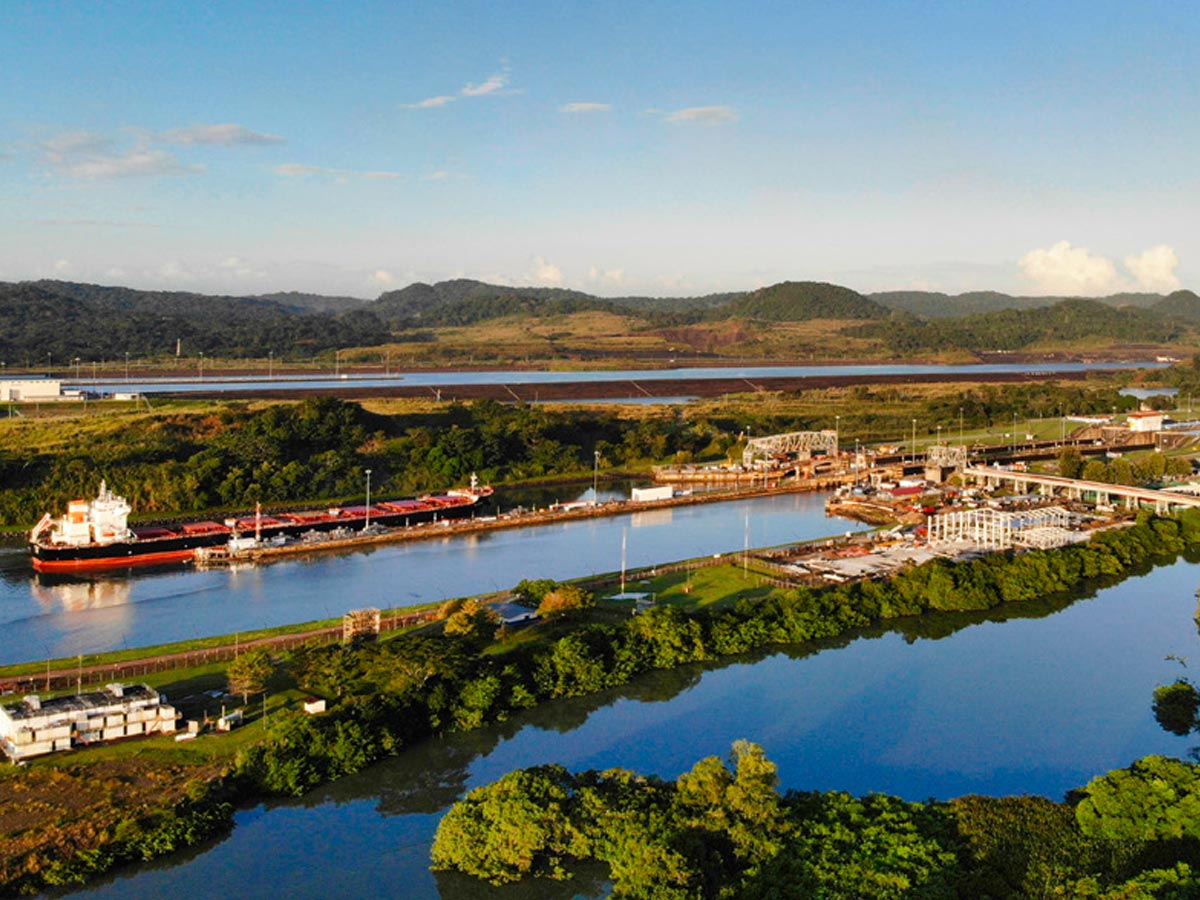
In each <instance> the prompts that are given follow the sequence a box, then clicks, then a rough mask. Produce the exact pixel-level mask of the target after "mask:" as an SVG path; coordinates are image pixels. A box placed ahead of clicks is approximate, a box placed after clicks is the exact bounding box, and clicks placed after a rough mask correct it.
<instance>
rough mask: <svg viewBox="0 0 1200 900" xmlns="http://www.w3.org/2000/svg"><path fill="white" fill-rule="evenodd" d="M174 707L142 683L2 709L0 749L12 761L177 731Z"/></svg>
mask: <svg viewBox="0 0 1200 900" xmlns="http://www.w3.org/2000/svg"><path fill="white" fill-rule="evenodd" d="M175 718H176V714H175V708H174V707H173V706H170V705H168V704H167V702H166V697H164V696H162V695H161V694H159V693H157V692H156V691H153V690H151V689H150V688H149V687H148V686H147V685H144V684H132V685H121V684H110V685H108V686H107V687H106V688H104V690H102V691H91V692H89V693H86V694H76V695H74V696H71V697H55V698H53V699H49V700H42V699H40V698H39V697H38V696H37V695H30V696H28V697H26V698H25V699H24V700H22V701H21V702H20V703H15V704H12V705H11V706H0V750H3V751H4V754H5V755H6V756H7V757H8V758H9V759H10V760H12V761H13V762H21V761H22V760H25V759H29V758H30V757H33V756H42V755H44V754H46V753H57V752H59V751H62V750H70V749H71V748H72V747H82V746H87V745H89V744H99V743H103V742H105V741H113V740H117V739H119V738H125V737H135V736H139V735H148V734H170V733H172V732H174V731H175Z"/></svg>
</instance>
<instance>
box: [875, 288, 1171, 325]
mask: <svg viewBox="0 0 1200 900" xmlns="http://www.w3.org/2000/svg"><path fill="white" fill-rule="evenodd" d="M867 296H868V297H870V299H872V300H874V301H876V302H877V303H882V304H883V305H884V306H886V307H888V308H889V309H896V310H903V311H904V312H909V313H912V314H913V315H914V316H918V317H919V318H922V319H948V318H957V317H959V316H970V315H977V314H979V313H989V312H999V311H1000V310H1003V309H1034V308H1035V307H1039V306H1054V305H1055V304H1056V303H1062V302H1063V301H1064V300H1078V299H1080V298H1078V297H1054V296H1040V297H1014V296H1012V295H1011V294H1002V293H1000V292H998V291H970V292H967V293H965V294H943V293H939V292H937V291H880V292H878V293H874V294H868V295H867ZM1094 299H1096V300H1098V301H1099V302H1100V303H1103V304H1105V305H1106V306H1116V307H1121V306H1133V307H1140V308H1147V307H1150V306H1153V305H1154V304H1156V303H1157V302H1158V301H1159V300H1161V299H1162V295H1161V294H1135V293H1125V294H1110V295H1109V296H1107V297H1096V298H1094Z"/></svg>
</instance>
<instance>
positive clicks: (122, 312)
mask: <svg viewBox="0 0 1200 900" xmlns="http://www.w3.org/2000/svg"><path fill="white" fill-rule="evenodd" d="M387 339H388V332H387V329H386V327H385V326H384V324H383V322H381V321H380V319H379V318H378V317H377V316H376V315H375V314H374V313H371V312H369V311H367V310H365V309H356V310H351V311H348V312H345V313H340V314H330V313H308V314H300V313H295V312H292V311H290V310H288V309H286V308H285V307H284V306H281V305H280V304H278V303H274V302H271V301H267V300H259V299H253V298H248V297H211V296H205V295H202V294H188V293H177V292H165V291H136V290H132V289H130V288H121V287H101V286H99V285H90V284H73V283H70V282H54V281H43V282H24V283H20V284H0V359H3V360H5V361H6V362H7V363H9V364H10V365H14V366H17V365H25V366H28V365H35V366H36V365H45V364H46V362H47V358H49V359H50V361H51V362H53V363H55V364H64V363H66V362H68V361H70V360H71V359H72V358H73V357H76V356H79V357H82V358H84V359H87V360H97V359H117V358H119V357H122V356H124V354H126V353H128V354H130V355H131V356H133V357H135V358H137V357H145V356H163V355H170V354H174V353H175V349H176V342H179V344H180V345H181V346H182V350H183V353H184V354H185V355H186V356H189V357H192V356H195V355H196V354H198V353H205V354H208V355H210V356H216V355H221V356H227V357H265V356H266V355H267V354H268V353H274V354H275V356H277V357H306V356H312V355H314V354H316V353H319V352H321V351H323V350H329V349H332V348H336V347H350V346H371V345H378V344H382V343H384V342H385V341H386V340H387Z"/></svg>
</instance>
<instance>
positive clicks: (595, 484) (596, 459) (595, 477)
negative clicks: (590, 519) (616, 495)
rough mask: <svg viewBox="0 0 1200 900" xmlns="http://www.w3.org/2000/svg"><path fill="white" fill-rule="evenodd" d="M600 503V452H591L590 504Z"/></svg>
mask: <svg viewBox="0 0 1200 900" xmlns="http://www.w3.org/2000/svg"><path fill="white" fill-rule="evenodd" d="M599 503H600V451H599V450H593V451H592V504H593V505H596V504H599Z"/></svg>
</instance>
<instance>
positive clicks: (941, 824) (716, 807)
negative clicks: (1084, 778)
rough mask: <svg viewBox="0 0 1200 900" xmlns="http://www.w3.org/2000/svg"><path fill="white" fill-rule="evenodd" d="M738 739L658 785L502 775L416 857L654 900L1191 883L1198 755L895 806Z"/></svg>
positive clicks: (1020, 895)
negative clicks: (589, 878)
mask: <svg viewBox="0 0 1200 900" xmlns="http://www.w3.org/2000/svg"><path fill="white" fill-rule="evenodd" d="M777 784H778V778H777V776H776V768H775V765H774V764H773V763H772V762H771V761H770V760H769V759H767V758H766V756H765V754H764V753H763V750H762V748H761V747H759V746H757V745H755V744H753V743H750V742H749V741H738V742H737V743H735V744H734V745H733V749H732V751H731V752H730V755H729V759H728V760H727V761H724V760H721V759H720V758H719V757H715V756H711V757H708V758H706V759H702V760H700V761H699V762H697V763H696V764H695V765H694V766H693V767H692V769H691V770H690V771H688V772H685V773H684V774H682V775H680V776H679V777H678V778H677V779H676V780H675V781H673V782H672V781H664V780H662V779H660V778H655V777H653V776H645V775H640V774H637V773H634V772H630V771H626V770H623V769H609V770H606V771H602V772H596V771H588V772H579V773H575V774H572V773H571V772H568V771H567V770H566V769H564V768H563V767H561V766H555V765H548V766H538V767H535V768H532V769H523V770H519V771H515V772H511V773H509V774H508V775H505V776H504V777H502V778H501V779H499V780H498V781H496V782H494V783H492V784H490V785H486V786H484V787H479V788H476V789H475V790H473V791H471V792H470V793H469V794H467V795H466V797H464V798H463V799H462V800H460V801H459V802H458V803H456V804H455V805H454V806H453V807H452V808H451V810H450V811H449V812H448V813H447V814H446V815H445V816H444V817H443V818H442V821H441V823H440V824H439V826H438V830H437V836H436V838H435V840H434V844H433V850H432V857H433V865H434V868H437V869H450V870H456V871H460V872H465V873H467V874H470V875H474V876H476V877H477V878H480V879H484V880H486V881H490V882H491V883H493V884H504V883H508V882H514V881H519V880H521V879H523V878H531V877H537V876H541V877H548V878H558V879H561V878H567V877H570V870H571V867H572V866H574V865H577V864H578V863H580V862H583V861H590V860H596V861H599V862H602V863H605V864H606V865H607V866H608V870H609V872H610V875H611V879H612V884H613V896H614V897H630V898H654V900H709V898H720V897H737V898H742V900H793V898H794V900H809V898H813V897H821V898H828V900H852V898H855V900H857V898H865V897H870V898H873V900H951V898H962V900H980V898H989V900H1027V898H1042V897H1064V898H1066V897H1070V898H1094V900H1189V898H1195V897H1198V896H1200V766H1198V765H1196V764H1194V763H1188V762H1182V761H1179V760H1174V759H1168V758H1165V757H1161V756H1148V757H1146V758H1144V759H1141V760H1139V761H1138V762H1136V763H1134V764H1133V765H1132V766H1129V767H1128V768H1126V769H1118V770H1115V771H1113V772H1109V773H1108V774H1106V775H1101V776H1098V777H1097V778H1095V779H1093V780H1092V781H1091V782H1090V783H1089V784H1087V785H1086V786H1084V787H1081V788H1080V789H1078V790H1076V791H1073V792H1071V794H1070V796H1069V797H1068V798H1067V800H1065V801H1063V802H1055V801H1052V800H1048V799H1045V798H1042V797H999V798H997V797H982V796H965V797H959V798H958V799H955V800H951V801H949V802H940V803H939V802H935V801H929V802H926V803H911V802H905V801H903V800H900V799H897V798H895V797H889V796H886V795H883V794H871V795H869V796H866V797H861V798H859V797H852V796H850V795H848V794H845V793H841V792H837V791H830V792H825V793H815V792H800V791H788V792H787V793H785V794H783V795H780V793H779V792H778V790H777Z"/></svg>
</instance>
